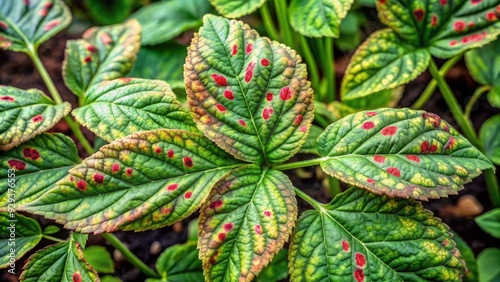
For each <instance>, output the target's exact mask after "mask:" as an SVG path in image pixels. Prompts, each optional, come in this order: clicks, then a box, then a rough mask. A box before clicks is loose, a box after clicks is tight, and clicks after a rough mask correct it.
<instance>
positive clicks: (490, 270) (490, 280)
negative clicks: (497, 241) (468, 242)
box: [477, 248, 500, 282]
mask: <svg viewBox="0 0 500 282" xmlns="http://www.w3.org/2000/svg"><path fill="white" fill-rule="evenodd" d="M499 264H500V249H499V248H488V249H486V250H484V251H482V252H481V253H480V254H479V256H477V266H478V273H479V282H498V279H499V278H500V268H498V265H499Z"/></svg>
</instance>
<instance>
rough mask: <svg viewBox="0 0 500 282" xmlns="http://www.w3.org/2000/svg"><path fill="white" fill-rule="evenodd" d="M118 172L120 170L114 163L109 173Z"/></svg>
mask: <svg viewBox="0 0 500 282" xmlns="http://www.w3.org/2000/svg"><path fill="white" fill-rule="evenodd" d="M118 170H120V164H117V163H114V164H113V165H112V166H111V171H112V172H117V171H118Z"/></svg>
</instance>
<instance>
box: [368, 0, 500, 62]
mask: <svg viewBox="0 0 500 282" xmlns="http://www.w3.org/2000/svg"><path fill="white" fill-rule="evenodd" d="M499 7H500V6H499V3H498V0H453V1H449V0H439V1H431V0H422V1H406V0H382V1H377V9H378V11H379V18H380V19H381V21H382V22H383V23H384V24H386V25H388V26H389V27H391V28H392V29H393V30H394V31H395V32H396V33H397V34H398V36H399V37H400V38H401V39H402V40H403V41H406V42H408V43H409V44H412V45H414V46H420V47H429V51H430V52H431V54H432V55H434V56H436V57H439V58H442V59H446V58H450V57H452V56H455V55H458V54H460V53H462V52H463V51H465V50H467V49H470V48H476V47H480V46H482V45H484V44H486V43H488V42H490V41H493V40H495V38H496V37H497V36H498V34H500V22H499V21H498V18H499V17H500V8H499Z"/></svg>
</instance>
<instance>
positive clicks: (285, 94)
mask: <svg viewBox="0 0 500 282" xmlns="http://www.w3.org/2000/svg"><path fill="white" fill-rule="evenodd" d="M280 99H281V100H283V101H286V100H290V99H292V89H290V87H288V86H285V87H283V88H281V90H280Z"/></svg>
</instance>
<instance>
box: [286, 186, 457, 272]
mask: <svg viewBox="0 0 500 282" xmlns="http://www.w3.org/2000/svg"><path fill="white" fill-rule="evenodd" d="M448 229H449V228H448V226H446V225H444V224H443V223H442V222H441V220H440V219H438V218H435V217H433V215H432V213H431V212H429V211H427V210H425V209H424V208H423V207H422V204H421V203H419V202H417V201H414V200H412V199H399V198H392V197H387V196H378V195H375V194H372V193H370V192H368V191H364V190H362V189H358V188H351V189H349V190H347V191H346V192H344V193H341V194H339V195H337V196H336V197H335V198H334V199H333V201H332V202H331V203H330V204H328V205H323V206H322V209H321V210H319V211H318V210H310V211H306V212H305V213H303V214H302V216H301V217H300V219H299V221H298V223H297V227H296V229H295V231H294V235H293V237H292V241H291V243H290V248H289V252H288V260H289V268H290V273H291V278H290V280H291V281H357V282H362V281H461V279H460V278H461V276H462V272H463V270H464V268H465V266H464V264H463V261H462V260H461V259H460V253H459V251H458V250H457V249H456V248H455V242H453V241H452V239H451V237H452V234H451V233H450V232H449V231H448Z"/></svg>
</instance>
